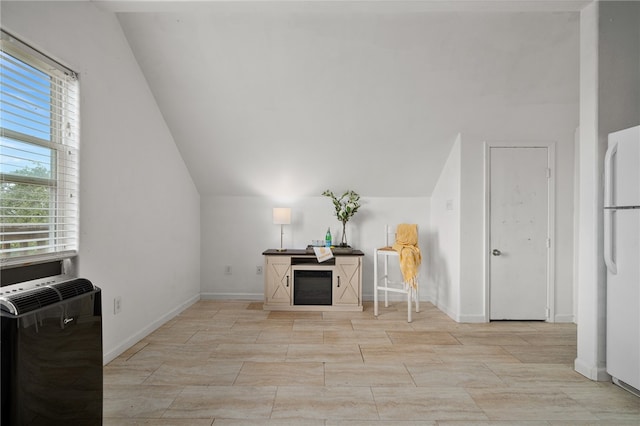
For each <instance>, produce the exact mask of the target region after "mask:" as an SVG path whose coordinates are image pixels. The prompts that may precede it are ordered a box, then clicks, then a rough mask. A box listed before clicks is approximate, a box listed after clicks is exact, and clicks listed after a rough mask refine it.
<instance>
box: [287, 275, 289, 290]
mask: <svg viewBox="0 0 640 426" xmlns="http://www.w3.org/2000/svg"><path fill="white" fill-rule="evenodd" d="M287 287H289V275H287Z"/></svg>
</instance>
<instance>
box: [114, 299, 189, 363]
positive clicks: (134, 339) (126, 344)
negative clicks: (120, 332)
mask: <svg viewBox="0 0 640 426" xmlns="http://www.w3.org/2000/svg"><path fill="white" fill-rule="evenodd" d="M198 300H200V295H199V294H197V295H195V296H192V297H191V298H189V299H187V300H186V301H184V302H183V303H182V304H180V305H178V306H177V307H175V308H174V309H172V310H171V311H169V312H167V313H166V314H164V315H162V316H161V317H160V318H158V319H157V320H155V321H154V322H152V323H151V324H149V325H148V326H146V327H145V328H143V329H142V330H140V331H138V332H137V333H136V334H134V335H132V336H130V337H129V338H128V339H126V340H124V341H122V342H120V344H119V345H118V346H116V347H115V348H113V349H112V350H110V351H109V352H107V353H105V354H103V355H102V363H103V364H104V365H107V364H108V363H110V362H111V361H113V360H114V359H116V358H117V357H118V356H120V355H121V354H122V353H124V352H125V351H126V350H127V349H129V348H130V347H132V346H133V345H135V344H136V343H138V342H139V341H140V340H142V339H144V338H145V337H147V336H148V335H149V334H151V333H152V332H153V331H155V330H156V329H158V328H159V327H160V326H162V325H163V324H165V323H166V322H167V321H169V320H170V319H172V318H173V317H175V316H177V315H178V314H180V312H182V311H184V310H185V309H187V308H188V307H189V306H191V305H193V304H194V303H196V302H197V301H198Z"/></svg>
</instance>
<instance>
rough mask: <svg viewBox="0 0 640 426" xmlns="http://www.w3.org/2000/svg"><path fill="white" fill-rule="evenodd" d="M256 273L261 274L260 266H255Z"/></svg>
mask: <svg viewBox="0 0 640 426" xmlns="http://www.w3.org/2000/svg"><path fill="white" fill-rule="evenodd" d="M256 275H262V266H256Z"/></svg>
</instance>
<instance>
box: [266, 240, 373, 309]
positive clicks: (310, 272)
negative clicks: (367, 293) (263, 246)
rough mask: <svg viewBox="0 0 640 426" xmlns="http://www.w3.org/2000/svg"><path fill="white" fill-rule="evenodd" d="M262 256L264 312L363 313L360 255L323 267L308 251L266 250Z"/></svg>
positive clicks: (340, 257)
mask: <svg viewBox="0 0 640 426" xmlns="http://www.w3.org/2000/svg"><path fill="white" fill-rule="evenodd" d="M263 255H264V271H265V276H264V305H263V307H264V309H265V310H282V311H362V258H363V256H364V254H363V253H362V252H361V251H356V250H354V251H353V252H351V253H349V254H341V255H335V257H334V258H333V259H331V260H329V261H326V262H323V263H318V262H317V260H316V258H315V255H314V254H313V253H308V252H307V251H306V250H291V249H288V250H286V251H285V252H279V251H277V250H267V251H265V252H264V253H263ZM316 300H317V301H318V302H317V303H316Z"/></svg>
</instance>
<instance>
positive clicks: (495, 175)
mask: <svg viewBox="0 0 640 426" xmlns="http://www.w3.org/2000/svg"><path fill="white" fill-rule="evenodd" d="M489 155H490V157H489V165H490V171H489V179H490V182H489V191H490V194H489V198H490V206H489V209H490V210H489V216H490V218H489V226H490V234H489V235H490V237H489V250H490V253H489V256H488V257H489V280H490V283H489V294H490V300H489V303H490V319H491V320H546V319H547V292H548V276H549V275H548V261H547V259H548V250H549V248H548V244H549V240H548V238H549V233H548V229H549V197H548V193H549V184H548V182H549V176H550V168H549V155H548V148H547V147H534V148H529V147H508V148H505V147H491V148H490V150H489Z"/></svg>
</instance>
